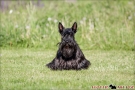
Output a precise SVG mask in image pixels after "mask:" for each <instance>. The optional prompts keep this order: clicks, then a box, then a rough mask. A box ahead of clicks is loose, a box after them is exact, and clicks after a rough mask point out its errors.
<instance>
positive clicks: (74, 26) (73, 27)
mask: <svg viewBox="0 0 135 90" xmlns="http://www.w3.org/2000/svg"><path fill="white" fill-rule="evenodd" d="M72 30H73V31H74V33H76V31H77V23H76V22H74V24H73V26H72Z"/></svg>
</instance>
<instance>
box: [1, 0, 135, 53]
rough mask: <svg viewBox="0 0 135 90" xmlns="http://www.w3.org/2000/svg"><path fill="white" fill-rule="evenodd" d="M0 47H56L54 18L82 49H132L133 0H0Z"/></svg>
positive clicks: (56, 38)
mask: <svg viewBox="0 0 135 90" xmlns="http://www.w3.org/2000/svg"><path fill="white" fill-rule="evenodd" d="M0 16H1V25H0V27H1V30H0V47H2V48H5V47H17V48H20V47H21V48H22V47H23V48H26V47H29V48H45V49H56V44H57V43H58V42H60V35H59V33H58V22H62V23H63V25H64V26H65V27H71V26H72V24H73V23H74V22H75V21H76V22H77V23H78V32H77V33H76V36H75V37H76V41H77V42H78V44H79V45H80V47H81V48H82V49H93V50H95V49H99V50H111V49H115V50H120V49H121V50H134V42H135V41H134V40H135V39H134V38H135V37H134V35H135V27H134V26H135V25H134V21H135V19H134V18H135V1H134V0H115V1H114V0H102V1H93V0H90V1H87V0H85V1H81V0H71V1H69V0H60V1H51V0H50V1H48V0H47V1H46V0H45V1H42V0H37V1H36V0H34V1H21V0H19V1H4V0H3V1H1V13H0Z"/></svg>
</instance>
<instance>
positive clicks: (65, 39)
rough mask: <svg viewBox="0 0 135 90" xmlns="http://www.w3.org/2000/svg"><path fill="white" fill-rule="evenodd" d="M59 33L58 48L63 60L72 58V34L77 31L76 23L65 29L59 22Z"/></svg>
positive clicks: (73, 50)
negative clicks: (59, 41)
mask: <svg viewBox="0 0 135 90" xmlns="http://www.w3.org/2000/svg"><path fill="white" fill-rule="evenodd" d="M58 28H59V33H60V34H61V43H60V48H61V52H62V54H63V56H64V57H65V58H70V57H72V55H73V53H74V52H75V50H76V41H75V37H74V34H75V33H76V31H77V23H76V22H74V24H73V25H72V27H71V28H65V27H64V26H63V25H62V24H61V23H60V22H59V25H58Z"/></svg>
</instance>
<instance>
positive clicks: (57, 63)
mask: <svg viewBox="0 0 135 90" xmlns="http://www.w3.org/2000/svg"><path fill="white" fill-rule="evenodd" d="M58 28H59V33H60V34H61V42H60V43H59V49H58V51H57V54H56V57H55V58H54V59H53V61H52V62H50V63H49V64H47V65H46V66H47V67H48V68H51V69H52V70H70V69H73V70H81V69H87V68H88V67H89V65H90V62H89V61H88V60H87V59H86V58H85V56H84V54H83V53H82V51H81V49H80V48H79V46H78V44H77V43H76V41H75V37H74V34H75V33H76V31H77V23H76V22H75V23H74V24H73V26H72V27H71V28H64V27H63V25H62V24H61V23H60V22H59V25H58Z"/></svg>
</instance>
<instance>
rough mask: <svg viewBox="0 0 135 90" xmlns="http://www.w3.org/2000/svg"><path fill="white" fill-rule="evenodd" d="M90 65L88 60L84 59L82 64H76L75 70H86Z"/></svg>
mask: <svg viewBox="0 0 135 90" xmlns="http://www.w3.org/2000/svg"><path fill="white" fill-rule="evenodd" d="M90 65H91V63H90V62H89V61H88V60H86V59H84V60H83V61H82V62H80V63H79V64H78V67H77V68H78V69H87V68H88V67H89V66H90Z"/></svg>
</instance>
